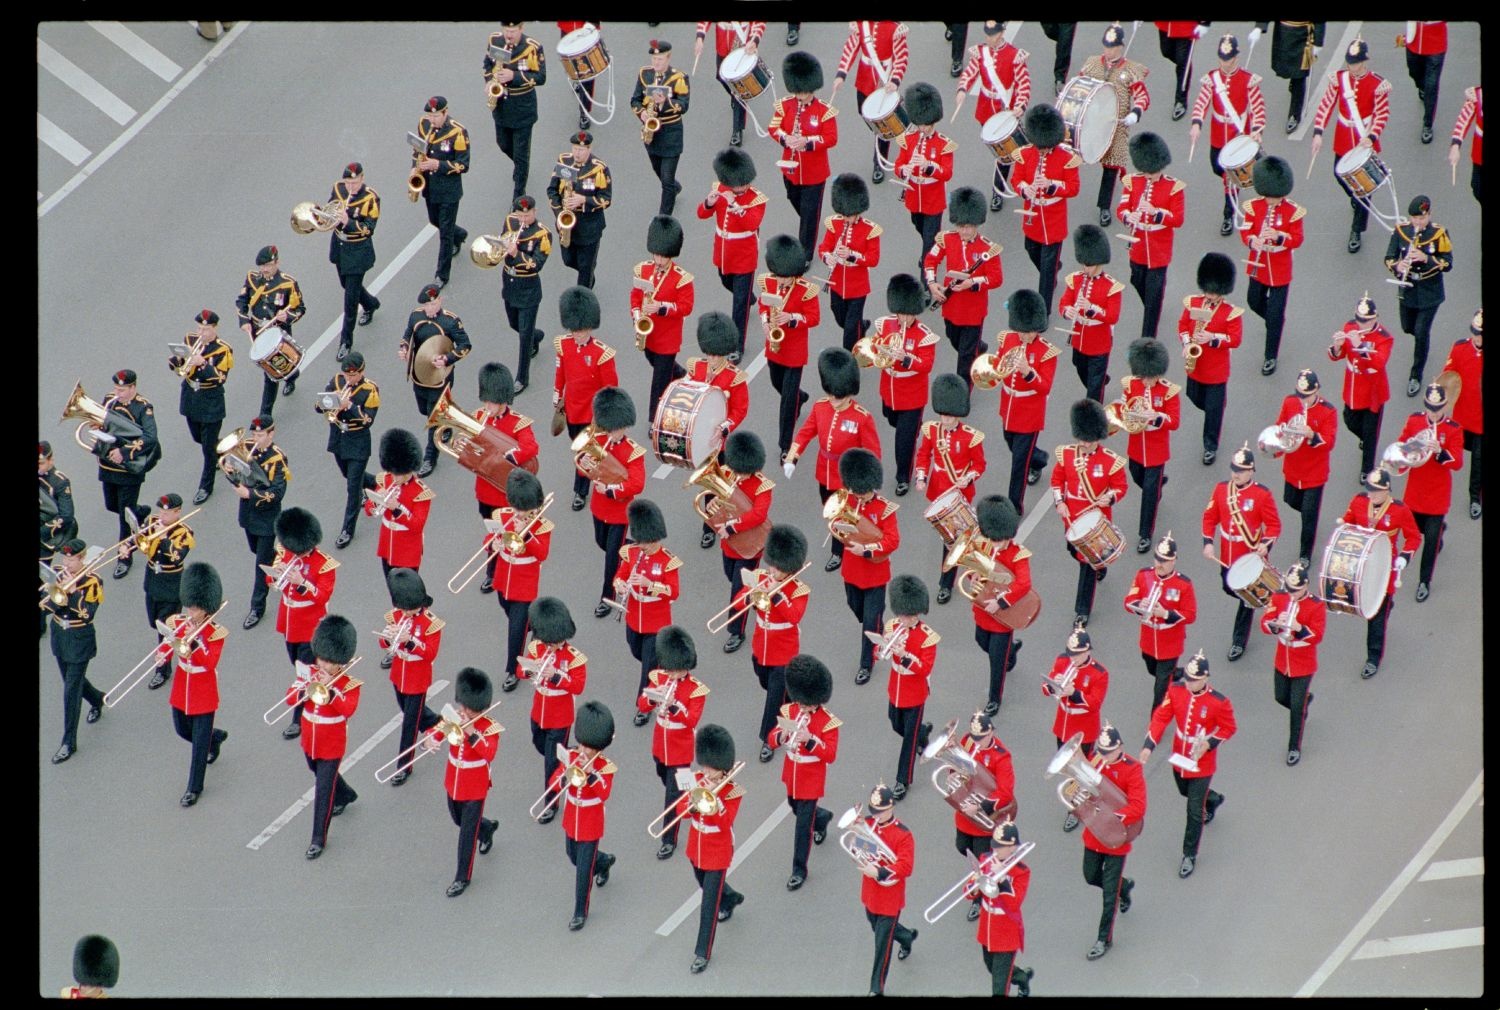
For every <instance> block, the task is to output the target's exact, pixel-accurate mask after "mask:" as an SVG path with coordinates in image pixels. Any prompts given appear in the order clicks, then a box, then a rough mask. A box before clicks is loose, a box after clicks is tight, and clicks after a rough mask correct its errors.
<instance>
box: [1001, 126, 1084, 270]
mask: <svg viewBox="0 0 1500 1010" xmlns="http://www.w3.org/2000/svg"><path fill="white" fill-rule="evenodd" d="M1082 164H1083V158H1082V157H1081V156H1079V154H1078V152H1077V151H1075V150H1073V149H1072V148H1071V147H1069V146H1068V145H1067V144H1059V145H1058V146H1057V147H1051V148H1048V149H1047V153H1046V154H1045V155H1043V154H1042V152H1041V151H1040V150H1038V149H1037V147H1036V146H1035V145H1033V144H1027V145H1026V146H1025V147H1023V148H1021V152H1020V155H1019V156H1018V159H1017V161H1016V163H1015V166H1014V167H1012V168H1011V170H1010V184H1011V187H1012V188H1014V189H1015V191H1016V192H1018V193H1019V192H1021V187H1022V186H1023V185H1033V186H1036V185H1041V184H1042V182H1045V190H1046V192H1045V193H1042V194H1039V195H1037V197H1036V199H1034V200H1032V199H1029V198H1025V197H1023V198H1022V200H1021V209H1022V211H1039V212H1040V213H1032V214H1026V213H1023V214H1022V216H1021V234H1022V235H1024V236H1026V237H1027V238H1029V239H1031V240H1032V241H1033V242H1040V243H1041V244H1042V245H1057V244H1058V243H1060V242H1062V240H1063V239H1065V238H1067V237H1068V201H1069V200H1071V199H1072V198H1073V197H1075V196H1077V195H1078V191H1079V188H1080V186H1081V183H1080V182H1079V178H1078V167H1079V166H1080V165H1082ZM1039 180H1041V181H1039Z"/></svg>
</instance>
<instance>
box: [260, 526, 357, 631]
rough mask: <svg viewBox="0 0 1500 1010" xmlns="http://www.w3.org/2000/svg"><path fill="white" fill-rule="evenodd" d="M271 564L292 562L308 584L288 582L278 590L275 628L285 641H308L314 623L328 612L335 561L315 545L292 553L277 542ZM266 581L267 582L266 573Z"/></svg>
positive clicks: (335, 566) (278, 565) (281, 564)
mask: <svg viewBox="0 0 1500 1010" xmlns="http://www.w3.org/2000/svg"><path fill="white" fill-rule="evenodd" d="M271 563H272V565H274V566H277V567H280V566H283V565H287V564H295V565H296V566H297V570H298V571H299V572H300V573H301V574H302V577H303V578H304V579H306V580H307V581H308V583H310V585H309V586H307V587H304V586H300V585H296V584H294V583H290V582H289V583H287V585H286V588H284V589H282V591H281V605H280V606H278V607H277V608H276V630H277V631H278V632H280V633H281V634H282V635H283V636H285V637H286V640H287V641H288V642H311V641H312V637H313V632H314V631H315V630H316V629H317V627H318V622H319V621H321V620H322V619H323V615H324V614H326V613H328V599H329V597H331V596H332V595H333V584H334V582H335V580H336V579H337V578H338V572H337V569H338V567H339V563H338V562H337V561H335V560H333V558H331V557H329V556H328V555H327V554H324V553H323V552H322V551H321V550H319V549H318V548H316V547H314V548H313V549H312V550H310V551H308V552H307V553H306V554H293V553H292V552H291V551H289V550H287V549H286V548H285V547H282V546H280V545H279V544H278V545H277V547H276V557H275V558H274V559H273V560H272V562H271ZM266 582H267V583H270V582H271V577H270V576H269V575H268V576H266Z"/></svg>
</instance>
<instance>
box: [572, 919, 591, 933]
mask: <svg viewBox="0 0 1500 1010" xmlns="http://www.w3.org/2000/svg"><path fill="white" fill-rule="evenodd" d="M586 921H587V920H586V919H585V918H584V917H583V916H581V915H575V916H573V918H571V919H569V920H568V931H569V932H570V933H576V932H578V931H579V930H580V929H582V928H583V924H584V922H586Z"/></svg>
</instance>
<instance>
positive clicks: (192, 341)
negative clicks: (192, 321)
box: [167, 330, 213, 389]
mask: <svg viewBox="0 0 1500 1010" xmlns="http://www.w3.org/2000/svg"><path fill="white" fill-rule="evenodd" d="M186 336H187V343H186V344H168V345H167V350H168V351H170V352H171V354H172V357H176V358H181V359H182V364H180V365H178V366H177V367H176V368H174V369H172V374H174V375H176V376H177V377H178V378H179V379H182V380H183V381H184V382H191V383H193V388H194V389H198V388H199V386H198V384H197V383H196V382H193V373H194V372H196V371H197V370H198V368H199V365H196V364H194V363H193V359H194V358H196V357H198V356H199V355H201V354H202V353H203V348H205V347H207V346H208V342H209V341H210V340H211V339H213V338H212V337H209V336H199V335H198V332H197V331H196V330H194V331H193V332H191V333H188V334H186Z"/></svg>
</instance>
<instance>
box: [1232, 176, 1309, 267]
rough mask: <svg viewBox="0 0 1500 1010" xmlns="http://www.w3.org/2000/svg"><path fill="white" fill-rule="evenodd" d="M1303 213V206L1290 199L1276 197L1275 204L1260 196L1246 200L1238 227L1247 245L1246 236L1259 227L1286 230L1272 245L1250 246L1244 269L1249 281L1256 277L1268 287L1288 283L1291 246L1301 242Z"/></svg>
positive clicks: (1256, 231) (1257, 234) (1248, 242)
mask: <svg viewBox="0 0 1500 1010" xmlns="http://www.w3.org/2000/svg"><path fill="white" fill-rule="evenodd" d="M1306 216H1307V208H1306V207H1299V206H1297V205H1296V204H1295V203H1293V202H1292V201H1290V200H1278V201H1276V204H1275V206H1272V205H1271V201H1270V200H1267V199H1266V198H1265V197H1263V196H1257V197H1254V198H1253V199H1251V200H1248V201H1246V203H1245V226H1244V227H1243V228H1242V229H1240V241H1241V242H1243V243H1245V247H1246V248H1247V249H1248V248H1250V240H1251V239H1252V238H1256V237H1258V236H1259V235H1260V233H1261V229H1262V228H1267V229H1270V230H1271V231H1279V232H1285V233H1286V237H1285V238H1283V237H1281V236H1277V237H1276V239H1275V248H1274V249H1262V250H1260V251H1259V252H1256V251H1255V250H1254V249H1251V250H1250V256H1249V260H1250V261H1249V262H1248V263H1247V264H1246V265H1245V273H1246V274H1248V275H1249V277H1250V279H1251V280H1252V281H1260V282H1261V283H1262V284H1264V285H1265V286H1266V287H1270V288H1279V287H1285V286H1286V285H1288V284H1290V283H1292V250H1293V249H1296V248H1298V247H1299V246H1301V245H1302V219H1303V218H1304V217H1306Z"/></svg>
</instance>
